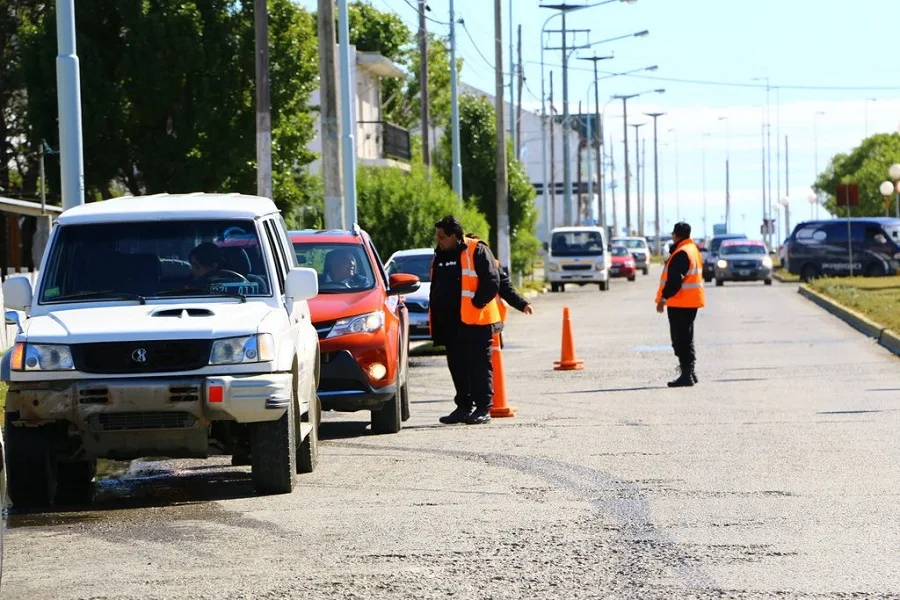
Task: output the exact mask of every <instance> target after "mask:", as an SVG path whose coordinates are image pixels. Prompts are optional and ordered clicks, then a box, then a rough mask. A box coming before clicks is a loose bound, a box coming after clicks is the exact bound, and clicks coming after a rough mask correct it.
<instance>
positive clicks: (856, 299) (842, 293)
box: [809, 276, 900, 331]
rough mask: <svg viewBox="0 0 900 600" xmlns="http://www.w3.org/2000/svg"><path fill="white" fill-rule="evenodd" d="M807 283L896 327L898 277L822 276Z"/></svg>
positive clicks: (898, 321) (899, 320)
mask: <svg viewBox="0 0 900 600" xmlns="http://www.w3.org/2000/svg"><path fill="white" fill-rule="evenodd" d="M809 286H810V287H811V288H812V289H814V290H815V291H817V292H820V293H822V294H825V295H826V296H828V297H829V298H831V299H832V300H835V301H837V302H840V303H841V304H843V305H844V306H846V307H847V308H851V309H853V310H855V311H856V312H859V313H862V314H863V315H865V316H866V317H868V318H870V319H872V320H873V321H875V322H876V323H880V324H881V325H884V326H885V327H887V328H888V329H892V330H893V331H900V277H896V276H895V277H834V278H832V277H825V278H822V279H817V280H815V281H813V282H811V283H810V284H809Z"/></svg>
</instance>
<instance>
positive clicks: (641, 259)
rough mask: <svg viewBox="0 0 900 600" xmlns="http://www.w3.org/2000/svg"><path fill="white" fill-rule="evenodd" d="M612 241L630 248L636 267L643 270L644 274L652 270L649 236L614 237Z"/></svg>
mask: <svg viewBox="0 0 900 600" xmlns="http://www.w3.org/2000/svg"><path fill="white" fill-rule="evenodd" d="M612 243H613V244H619V245H621V246H625V247H626V248H628V250H629V252H631V256H633V257H634V263H635V267H636V268H637V269H639V270H641V271H643V273H644V275H646V274H648V273H649V272H650V246H649V244H647V238H643V237H637V236H630V237H614V238H613V239H612Z"/></svg>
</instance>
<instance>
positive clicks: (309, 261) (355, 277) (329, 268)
mask: <svg viewBox="0 0 900 600" xmlns="http://www.w3.org/2000/svg"><path fill="white" fill-rule="evenodd" d="M294 252H295V253H296V254H297V263H298V264H299V265H300V266H301V267H308V268H310V269H315V270H316V272H317V273H318V274H319V293H320V294H344V293H347V292H359V291H363V290H370V289H372V288H373V287H375V275H374V272H373V271H372V264H371V263H370V262H369V258H368V256H367V255H366V251H365V250H364V249H363V247H362V246H361V245H360V244H324V243H322V244H314V243H309V244H308V243H303V242H294Z"/></svg>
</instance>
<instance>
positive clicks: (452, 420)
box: [438, 407, 471, 425]
mask: <svg viewBox="0 0 900 600" xmlns="http://www.w3.org/2000/svg"><path fill="white" fill-rule="evenodd" d="M470 412H471V409H468V408H462V407H457V408H456V410H454V411H453V412H452V413H450V414H449V415H447V416H445V417H441V418H440V419H438V421H440V422H441V423H443V424H444V425H456V424H457V423H466V422H468V419H469V413H470Z"/></svg>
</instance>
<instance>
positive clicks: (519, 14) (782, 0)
mask: <svg viewBox="0 0 900 600" xmlns="http://www.w3.org/2000/svg"><path fill="white" fill-rule="evenodd" d="M554 1H555V0H554ZM568 1H569V3H572V4H578V3H586V4H590V3H591V2H590V1H586V2H582V0H568ZM502 2H503V10H504V23H505V24H504V28H503V38H504V39H503V45H504V69H505V70H508V69H509V54H508V52H509V51H508V43H509V39H508V31H509V30H508V21H507V19H508V17H509V15H508V12H507V11H508V10H509V0H502ZM371 3H372V4H373V5H374V6H376V7H377V8H379V9H380V10H390V11H393V12H396V13H397V14H398V15H400V17H401V18H402V19H403V20H404V21H405V22H406V23H408V24H409V25H410V26H411V27H415V26H416V24H417V15H416V10H415V9H414V7H415V4H416V2H415V0H408V1H407V0H371ZM301 4H304V5H307V6H310V5H313V6H314V4H315V2H314V1H312V0H306V1H304V2H301ZM539 4H540V3H539V2H536V1H533V0H514V2H513V15H512V20H513V24H514V25H515V26H518V25H519V24H521V25H522V36H523V62H524V63H525V77H526V82H527V87H528V91H527V92H526V94H525V96H524V101H525V104H526V106H529V107H539V106H540V102H539V98H540V94H541V68H540V59H541V52H540V48H541V36H540V30H541V26H542V25H543V23H544V21H545V20H546V19H547V18H548V17H549V16H550V15H552V14H554V12H555V11H551V10H548V9H542V8H540V7H539ZM896 4H897V3H896V0H856V1H855V2H847V1H846V0H843V1H841V2H838V1H836V0H815V1H814V0H755V1H754V2H738V1H736V0H637V2H636V3H634V4H627V3H624V2H612V3H610V4H608V5H605V6H598V7H595V8H590V9H585V10H584V11H579V12H573V13H570V14H569V18H568V20H569V23H568V27H569V28H578V29H590V32H589V33H584V34H577V35H578V37H577V38H575V39H576V40H577V41H578V42H579V43H585V42H588V41H597V40H603V39H608V38H612V37H617V36H621V35H626V34H631V33H634V32H637V31H641V30H644V29H646V30H649V31H650V34H649V36H647V37H644V38H631V39H626V40H622V41H618V42H613V43H606V44H600V45H597V46H596V47H595V49H596V52H597V54H598V55H606V54H614V55H615V58H614V59H613V60H606V61H603V62H601V63H600V68H602V69H604V70H607V71H614V72H622V71H628V70H631V69H637V68H642V67H646V66H649V65H658V67H659V69H658V70H657V71H656V72H654V73H644V74H642V75H639V76H628V77H615V78H610V79H606V80H604V81H602V82H601V93H600V102H601V104H602V103H604V102H606V100H607V99H608V98H609V97H610V96H611V95H613V94H631V93H636V92H640V91H644V90H647V89H650V88H657V87H664V88H665V89H666V93H665V94H663V95H654V94H650V95H647V96H642V97H640V98H637V99H634V100H631V101H629V104H628V112H629V122H641V121H645V120H647V119H646V118H641V115H642V113H643V112H646V111H649V110H651V109H652V110H660V111H663V112H666V113H667V115H666V116H664V117H661V118H660V120H659V130H660V143H661V144H662V145H661V148H660V170H661V173H662V174H661V188H662V192H661V193H662V196H663V204H664V210H663V212H664V215H663V219H661V220H662V221H663V225H664V227H668V226H669V223H671V222H673V221H674V220H675V218H676V217H684V218H687V219H689V220H691V221H693V222H695V223H696V225H695V228H702V225H701V221H702V218H703V214H704V211H703V199H704V197H705V199H706V214H707V229H711V228H712V223H714V222H718V221H719V218H720V216H721V215H722V214H723V213H724V210H723V209H722V206H723V205H724V187H725V177H724V160H725V155H726V153H727V152H728V151H729V150H730V157H731V189H732V203H733V206H734V208H733V210H732V228H733V229H741V228H742V227H746V229H747V230H748V233H749V230H753V229H755V230H756V231H758V227H759V221H760V219H761V217H762V214H761V213H762V195H761V194H762V190H761V188H762V183H761V180H762V171H761V153H762V148H761V146H762V142H761V133H762V130H761V128H762V123H763V120H764V115H765V112H766V109H765V104H766V90H765V83H764V82H760V81H755V82H754V81H752V79H753V78H764V77H768V78H769V82H770V83H771V85H772V86H773V89H772V90H771V92H770V96H769V99H770V105H769V115H770V122H771V124H772V125H771V140H772V142H771V156H772V161H773V163H774V161H775V159H776V155H777V154H780V155H781V161H780V162H779V166H778V171H779V173H778V174H779V175H780V177H778V178H777V181H776V173H775V171H774V167H775V165H774V164H773V165H772V167H773V172H772V185H771V188H772V196H773V197H775V198H776V199H777V198H778V197H781V196H785V195H788V194H786V191H785V189H786V184H785V183H784V177H785V173H784V171H785V166H784V151H783V150H780V149H779V150H776V139H777V140H778V141H780V142H781V146H783V143H784V141H783V140H784V136H786V135H787V136H788V137H789V145H790V190H789V191H790V193H789V196H790V198H791V205H792V207H794V213H795V216H794V219H793V220H794V221H796V217H797V216H801V217H803V218H806V217H809V215H810V212H811V206H810V204H809V203H808V202H807V197H808V195H809V189H808V187H809V184H810V183H811V182H812V180H813V176H814V174H815V164H816V162H818V166H819V168H820V169H822V168H824V165H825V164H827V160H828V158H830V156H831V155H833V154H834V153H836V152H842V151H847V150H849V149H850V148H852V147H853V146H854V145H856V144H857V143H858V142H859V141H860V139H861V138H862V137H863V136H864V135H865V133H866V132H868V133H869V134H870V135H871V134H872V133H875V132H891V131H897V130H898V125H900V69H898V68H897V62H898V60H900V35H898V33H897V32H898V30H900V21H898V20H897V19H895V18H892V17H894V16H895V15H896V8H897V6H896ZM429 6H430V8H431V11H430V12H429V16H430V17H432V18H433V19H435V20H437V21H442V22H446V21H447V20H448V2H447V0H430V2H429ZM892 8H893V9H894V10H891V9H892ZM456 11H457V16H458V18H462V19H464V20H465V23H466V28H467V29H468V33H469V34H471V38H472V39H469V37H468V36H467V34H466V32H465V31H463V30H462V28H459V29H458V37H459V41H460V52H459V53H460V56H461V57H462V59H463V60H464V63H465V64H464V67H463V75H462V78H463V80H464V81H465V82H467V83H469V84H471V85H474V86H476V87H479V88H481V89H484V90H486V91H489V92H493V90H494V79H493V71H492V64H491V65H489V64H488V63H493V57H494V46H493V39H494V18H493V3H492V2H489V1H488V0H456ZM550 23H551V24H550V26H549V27H548V28H552V29H558V28H559V24H560V19H559V18H558V17H556V18H554V19H553V20H552V21H551V22H550ZM429 29H430V30H431V31H433V32H435V33H438V34H443V35H446V33H447V31H448V28H447V26H446V25H444V24H438V23H435V22H429ZM570 39H572V38H570ZM473 42H474V43H473ZM559 42H560V37H559V34H556V35H555V37H554V38H553V39H550V38H549V37H548V38H545V39H544V43H545V44H547V45H552V46H559ZM479 51H480V53H479ZM591 52H593V50H586V51H581V52H580V53H576V56H577V55H590V53H591ZM482 55H484V57H482ZM485 58H487V59H488V60H487V61H486V60H485ZM545 61H546V65H547V66H546V71H547V73H549V71H550V70H553V71H554V72H555V74H554V77H555V90H556V92H555V100H556V107H557V110H560V111H561V110H562V108H561V103H560V101H559V98H560V95H561V94H560V93H559V90H560V89H561V85H560V72H561V68H560V67H559V65H560V64H561V57H560V52H559V51H555V52H550V51H548V52H545ZM571 67H572V68H570V75H569V89H570V107H571V109H572V110H577V104H578V101H579V100H585V101H586V100H587V98H586V95H587V91H588V86H589V85H590V83H591V81H592V80H593V75H592V73H591V72H590V71H589V70H590V63H584V62H581V61H573V62H572V63H571ZM582 69H583V70H582ZM695 82H709V83H708V84H707V83H695ZM775 87H777V88H778V89H774V88H775ZM591 110H593V109H591ZM621 112H622V111H621V103H620V102H616V103H612V104H610V105H609V107H608V110H607V114H606V123H607V124H608V126H609V127H608V131H610V132H611V133H617V132H621ZM819 112H821V113H824V114H820V115H818V116H816V113H819ZM720 117H727V119H721V120H720ZM816 124H817V127H816ZM671 128H674V129H675V130H676V131H677V133H675V132H671V133H670V132H669V129H671ZM816 130H817V131H816ZM726 131H727V135H726ZM631 132H632V136H633V130H631ZM641 132H642V134H644V135H651V136H652V128H651V127H644V128H642V129H641ZM816 133H817V134H816ZM704 134H710V135H704ZM676 136H677V143H676ZM621 137H622V136H621V133H618V135H615V136H614V142H615V145H616V146H617V147H616V149H615V151H616V153H617V155H616V163H617V164H618V165H621V164H622V162H621V160H622V158H621V152H622V149H621V147H620V146H621ZM726 138H727V139H726ZM632 139H633V137H632ZM676 149H677V154H678V163H679V169H678V175H679V177H678V185H677V186H676V182H675V168H674V165H675V154H676ZM651 150H652V140H648V160H647V162H648V167H649V168H650V169H652V159H651V158H650V155H651V153H652V152H651ZM534 151H539V148H535V149H529V152H534ZM704 154H705V157H706V166H705V169H704V166H703V160H702V157H703V156H704ZM816 154H818V161H817V160H816ZM704 171H705V173H704ZM704 180H705V181H706V186H705V189H704V186H703V181H704ZM647 184H648V188H651V189H652V178H648V180H647ZM676 189H677V192H678V193H677V196H678V204H679V207H680V209H681V214H678V215H676V214H675V209H674V205H675V197H676ZM621 195H622V194H621V183H620V194H619V196H621ZM648 199H649V197H648ZM619 202H620V209H619V211H620V214H621V212H622V210H623V207H622V205H621V198H620V199H619ZM742 214H743V215H746V216H745V217H744V221H743V223H742V219H741V215H742ZM779 220H780V219H779Z"/></svg>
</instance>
